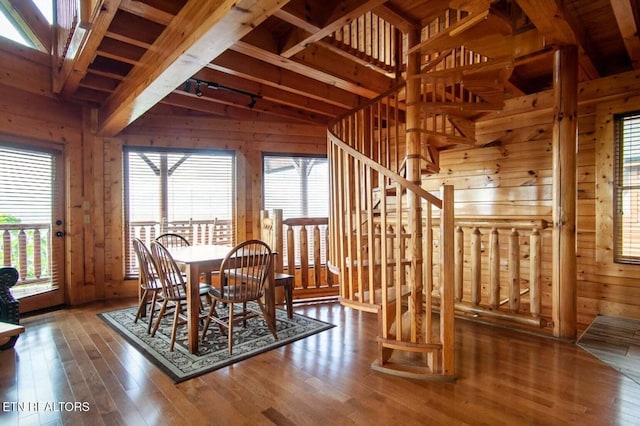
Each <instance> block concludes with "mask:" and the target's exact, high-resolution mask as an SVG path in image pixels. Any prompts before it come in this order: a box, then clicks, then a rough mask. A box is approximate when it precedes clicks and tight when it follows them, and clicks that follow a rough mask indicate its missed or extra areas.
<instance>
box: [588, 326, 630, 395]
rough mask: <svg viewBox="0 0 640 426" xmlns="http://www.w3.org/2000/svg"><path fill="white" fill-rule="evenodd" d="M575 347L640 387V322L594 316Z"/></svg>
mask: <svg viewBox="0 0 640 426" xmlns="http://www.w3.org/2000/svg"><path fill="white" fill-rule="evenodd" d="M577 344H578V346H580V347H581V348H582V349H584V350H585V351H587V352H589V353H590V354H591V355H593V356H595V357H596V358H598V359H599V360H600V361H602V362H604V363H606V364H608V365H610V366H611V367H613V368H615V369H616V370H618V371H619V372H620V373H622V374H624V375H625V376H627V377H629V378H630V379H631V380H633V381H634V382H636V383H638V384H640V320H636V319H631V318H617V317H609V316H604V315H602V316H597V317H596V318H595V319H594V320H593V322H592V323H591V324H590V325H589V327H588V328H587V329H586V330H585V331H584V333H582V336H580V338H579V339H578V342H577Z"/></svg>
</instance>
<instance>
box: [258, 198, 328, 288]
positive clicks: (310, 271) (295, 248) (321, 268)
mask: <svg viewBox="0 0 640 426" xmlns="http://www.w3.org/2000/svg"><path fill="white" fill-rule="evenodd" d="M328 223H329V220H328V218H326V217H324V218H308V217H300V218H288V219H282V210H281V209H273V210H271V211H264V210H263V211H262V212H261V216H260V226H261V231H260V234H261V238H262V239H263V240H264V241H266V242H267V244H269V246H270V247H271V248H272V250H274V251H275V252H276V253H278V254H279V255H278V256H277V257H276V265H275V268H276V271H277V272H284V273H287V274H290V275H293V276H294V277H295V278H294V283H295V286H294V290H293V298H294V299H295V300H310V299H318V298H326V297H336V296H337V295H338V290H339V288H338V286H337V285H335V283H334V282H333V281H332V279H331V275H330V274H329V271H327V264H326V259H327V258H328V249H329V244H328Z"/></svg>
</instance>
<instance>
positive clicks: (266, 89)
mask: <svg viewBox="0 0 640 426" xmlns="http://www.w3.org/2000/svg"><path fill="white" fill-rule="evenodd" d="M194 77H195V78H197V79H200V80H203V81H208V82H214V83H217V84H220V85H223V86H226V87H232V88H234V89H238V90H242V91H244V92H248V93H254V94H256V95H260V96H261V97H262V99H265V100H267V101H271V102H278V103H280V104H283V105H287V106H288V107H291V108H297V109H299V110H302V111H306V112H308V113H311V114H320V115H325V116H327V117H335V116H337V115H339V114H342V113H345V112H346V111H347V109H346V108H339V107H337V106H335V105H331V104H329V103H327V102H324V100H319V99H312V98H309V97H308V96H303V95H300V94H297V93H292V92H289V91H287V90H282V89H280V88H276V87H273V86H270V85H266V84H263V83H259V82H255V81H250V80H247V79H245V78H242V77H239V76H235V75H231V74H228V73H225V72H221V71H218V70H214V69H211V68H205V69H203V70H202V71H200V72H199V73H198V74H196V75H194ZM205 95H206V93H205Z"/></svg>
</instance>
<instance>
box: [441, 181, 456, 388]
mask: <svg viewBox="0 0 640 426" xmlns="http://www.w3.org/2000/svg"><path fill="white" fill-rule="evenodd" d="M440 194H442V197H441V198H442V212H441V213H440V214H441V219H440V239H441V246H440V265H441V266H442V269H441V272H440V340H441V342H442V375H443V376H445V377H453V376H454V375H455V326H454V317H455V308H454V301H453V298H454V295H453V285H452V284H453V277H454V271H453V265H452V264H451V262H450V261H447V259H451V258H452V257H453V255H454V241H453V239H454V229H453V228H454V207H453V206H454V203H453V186H451V185H443V186H442V188H441V189H440Z"/></svg>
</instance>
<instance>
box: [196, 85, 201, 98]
mask: <svg viewBox="0 0 640 426" xmlns="http://www.w3.org/2000/svg"><path fill="white" fill-rule="evenodd" d="M196 96H197V97H199V98H201V97H202V90H200V85H198V86H196Z"/></svg>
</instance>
